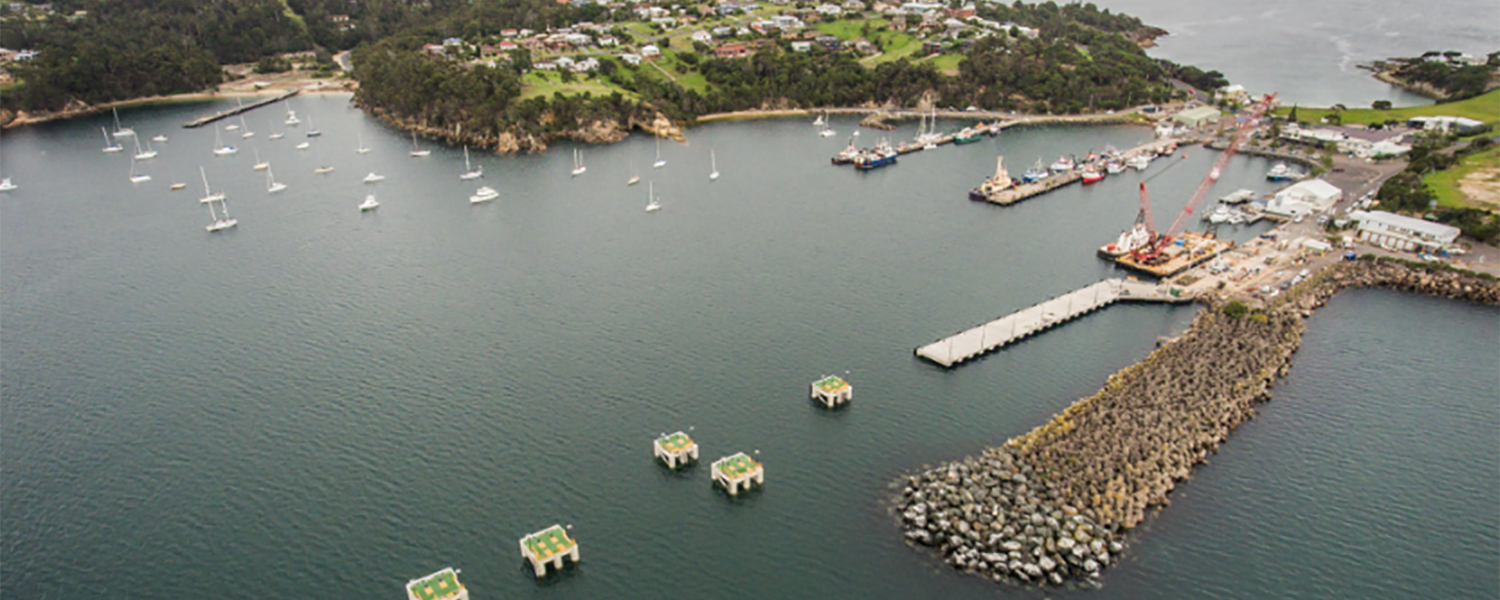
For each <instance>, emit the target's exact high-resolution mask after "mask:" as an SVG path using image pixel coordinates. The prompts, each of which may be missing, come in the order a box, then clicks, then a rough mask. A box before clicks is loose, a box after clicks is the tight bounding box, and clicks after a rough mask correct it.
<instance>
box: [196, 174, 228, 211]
mask: <svg viewBox="0 0 1500 600" xmlns="http://www.w3.org/2000/svg"><path fill="white" fill-rule="evenodd" d="M198 174H199V175H202V176H203V197H202V198H199V199H198V203H199V204H212V203H214V202H218V201H220V200H223V199H224V193H223V192H219V193H217V194H215V193H214V191H213V190H212V189H209V187H208V173H207V172H205V171H204V170H203V167H202V166H199V167H198Z"/></svg>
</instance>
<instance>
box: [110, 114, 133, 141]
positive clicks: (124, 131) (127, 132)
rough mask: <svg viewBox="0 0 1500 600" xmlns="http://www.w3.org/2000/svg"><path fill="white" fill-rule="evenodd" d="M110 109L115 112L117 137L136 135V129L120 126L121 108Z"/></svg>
mask: <svg viewBox="0 0 1500 600" xmlns="http://www.w3.org/2000/svg"><path fill="white" fill-rule="evenodd" d="M110 110H112V111H114V113H115V137H130V136H133V135H135V130H134V129H131V128H129V127H121V126H120V109H118V108H111V109H110Z"/></svg>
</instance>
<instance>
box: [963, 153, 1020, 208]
mask: <svg viewBox="0 0 1500 600" xmlns="http://www.w3.org/2000/svg"><path fill="white" fill-rule="evenodd" d="M1015 184H1016V182H1015V180H1013V179H1011V178H1010V173H1008V172H1006V170H1005V157H1004V156H1001V157H999V158H997V159H996V160H995V175H994V176H993V177H990V178H988V179H985V180H984V183H981V184H979V187H977V188H974V189H972V190H969V199H970V200H985V199H988V198H989V197H990V195H992V194H997V193H999V192H1003V191H1005V190H1008V189H1010V188H1011V187H1013V186H1015Z"/></svg>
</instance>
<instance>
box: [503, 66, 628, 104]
mask: <svg viewBox="0 0 1500 600" xmlns="http://www.w3.org/2000/svg"><path fill="white" fill-rule="evenodd" d="M556 92H562V95H564V96H581V95H583V93H584V92H590V93H592V94H593V95H595V96H608V95H610V94H613V93H615V92H620V93H621V94H624V95H625V97H627V98H639V96H637V95H636V93H635V92H632V91H629V90H626V89H624V88H621V87H617V86H613V85H609V84H607V83H604V82H603V81H600V80H598V79H595V78H590V79H587V80H585V79H583V78H582V76H579V77H578V78H576V79H574V80H573V81H572V82H571V83H563V82H562V75H561V73H558V72H556V71H531V72H528V73H526V75H525V76H524V77H522V78H521V99H522V100H525V99H528V98H536V97H538V96H541V97H543V98H551V97H552V94H554V93H556Z"/></svg>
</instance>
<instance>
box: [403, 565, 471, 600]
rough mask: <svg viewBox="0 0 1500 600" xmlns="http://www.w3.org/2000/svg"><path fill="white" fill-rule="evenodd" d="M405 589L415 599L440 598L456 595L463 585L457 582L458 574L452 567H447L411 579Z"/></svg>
mask: <svg viewBox="0 0 1500 600" xmlns="http://www.w3.org/2000/svg"><path fill="white" fill-rule="evenodd" d="M406 589H407V591H409V592H411V594H412V596H414V597H416V598H417V600H441V599H443V598H451V597H453V596H457V595H458V593H459V591H461V590H463V585H462V584H460V583H459V582H458V574H457V573H456V572H454V570H453V567H448V568H446V569H443V570H441V571H438V572H436V573H433V574H431V575H428V576H426V577H423V578H421V579H413V580H411V581H409V582H407V584H406Z"/></svg>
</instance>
